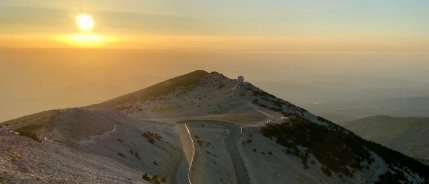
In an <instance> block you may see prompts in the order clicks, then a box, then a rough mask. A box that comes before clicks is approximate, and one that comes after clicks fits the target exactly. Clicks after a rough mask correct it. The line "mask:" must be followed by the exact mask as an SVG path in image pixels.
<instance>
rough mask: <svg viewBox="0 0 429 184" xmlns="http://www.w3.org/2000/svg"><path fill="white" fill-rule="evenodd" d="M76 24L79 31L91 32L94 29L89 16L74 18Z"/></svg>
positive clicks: (83, 15)
mask: <svg viewBox="0 0 429 184" xmlns="http://www.w3.org/2000/svg"><path fill="white" fill-rule="evenodd" d="M76 23H77V25H78V26H79V28H80V29H81V30H91V29H92V28H93V27H94V21H93V20H92V17H91V16H89V15H85V14H82V15H78V16H77V17H76Z"/></svg>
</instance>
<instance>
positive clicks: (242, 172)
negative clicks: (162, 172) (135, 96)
mask: <svg viewBox="0 0 429 184" xmlns="http://www.w3.org/2000/svg"><path fill="white" fill-rule="evenodd" d="M183 123H186V124H190V123H216V124H219V125H221V126H224V127H225V128H227V129H228V130H229V134H228V137H226V140H225V145H226V148H227V149H228V152H229V154H230V156H231V159H232V163H233V165H234V168H235V173H236V175H237V180H238V183H239V184H250V181H249V177H248V174H247V169H246V166H245V164H244V161H243V159H242V157H241V155H240V152H239V150H238V147H237V140H238V138H239V137H240V135H241V127H240V126H239V125H236V124H233V123H228V122H220V121H211V120H210V121H209V120H207V121H201V120H200V121H197V120H195V121H184V122H178V124H183ZM180 136H181V137H182V136H183V137H188V136H189V135H184V134H183V133H181V134H180ZM184 151H186V150H184ZM193 151H194V150H193ZM178 164H179V165H178V166H176V169H175V172H174V173H173V177H175V178H173V179H172V182H173V183H175V184H185V183H190V180H189V170H190V167H192V166H190V167H188V166H189V165H188V162H187V161H186V159H185V157H184V156H181V158H180V160H179V162H178ZM191 165H192V164H191Z"/></svg>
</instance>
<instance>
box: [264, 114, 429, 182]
mask: <svg viewBox="0 0 429 184" xmlns="http://www.w3.org/2000/svg"><path fill="white" fill-rule="evenodd" d="M284 114H285V113H284ZM293 116H294V118H291V119H290V123H282V124H267V125H265V126H264V127H262V128H261V132H262V134H263V135H264V136H266V137H269V138H271V139H272V138H273V137H275V138H276V142H277V143H278V144H280V145H282V146H284V147H287V148H288V149H287V150H286V152H287V153H289V154H292V155H295V156H297V157H299V158H301V160H302V163H303V165H304V167H305V168H308V165H307V161H308V158H309V154H310V153H311V154H313V155H314V157H316V159H317V160H318V161H319V162H320V163H321V164H323V167H322V171H323V172H324V173H325V174H326V175H327V176H331V175H332V172H335V173H338V174H340V175H344V176H346V177H350V178H352V177H353V174H354V173H355V172H356V171H361V170H363V169H369V165H371V164H372V163H374V161H375V160H374V158H372V156H371V154H370V151H372V152H374V153H376V154H377V155H379V156H380V157H381V158H382V159H383V160H384V161H385V162H386V164H387V165H388V166H389V168H390V169H391V170H392V171H394V172H390V171H388V172H386V173H384V174H383V175H381V176H380V182H379V183H398V182H399V181H403V182H406V183H408V182H410V181H408V178H407V177H405V175H404V172H405V173H408V174H411V171H412V172H415V173H417V174H418V175H419V176H420V177H421V178H423V179H425V180H426V182H427V181H429V175H427V171H428V170H429V167H428V166H426V165H424V164H422V163H420V162H418V161H416V160H414V159H412V158H410V157H407V156H405V155H403V154H401V153H399V152H396V151H393V150H391V149H389V148H386V147H384V146H382V145H380V144H377V143H374V142H371V141H366V140H364V139H362V138H361V137H359V136H357V135H355V134H354V133H352V132H350V131H348V130H346V129H344V128H343V127H341V126H338V125H336V124H334V123H332V122H330V121H328V120H326V119H324V118H322V117H318V120H319V121H322V122H324V123H326V124H327V125H319V124H316V123H313V122H311V121H309V120H307V119H305V118H302V117H300V116H298V115H296V114H293ZM311 163H312V164H313V165H314V160H313V161H311ZM349 168H351V169H349ZM393 181H395V182H393Z"/></svg>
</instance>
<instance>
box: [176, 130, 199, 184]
mask: <svg viewBox="0 0 429 184" xmlns="http://www.w3.org/2000/svg"><path fill="white" fill-rule="evenodd" d="M177 127H178V129H179V134H180V142H181V143H182V153H181V155H180V158H179V160H178V162H177V163H176V166H175V168H174V170H173V173H172V178H171V183H173V184H192V183H191V180H190V178H189V172H190V170H191V167H192V161H193V158H194V154H195V148H194V143H193V141H192V138H191V135H190V132H189V129H188V127H187V125H186V123H185V122H178V123H177Z"/></svg>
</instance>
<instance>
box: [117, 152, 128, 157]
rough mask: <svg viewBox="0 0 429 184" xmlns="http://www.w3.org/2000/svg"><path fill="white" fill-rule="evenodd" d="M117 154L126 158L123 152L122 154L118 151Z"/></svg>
mask: <svg viewBox="0 0 429 184" xmlns="http://www.w3.org/2000/svg"><path fill="white" fill-rule="evenodd" d="M118 155H119V156H121V157H124V158H127V157H126V156H125V155H124V154H122V153H121V152H119V153H118Z"/></svg>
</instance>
